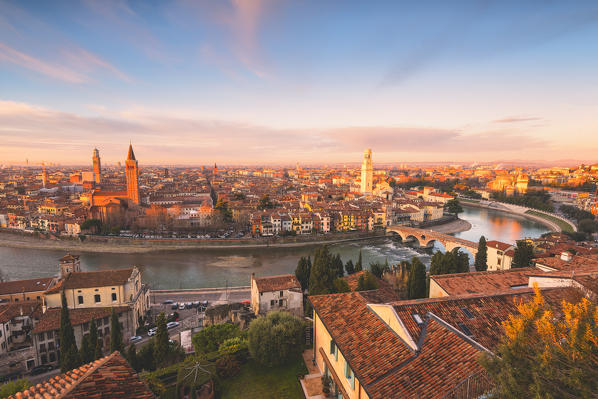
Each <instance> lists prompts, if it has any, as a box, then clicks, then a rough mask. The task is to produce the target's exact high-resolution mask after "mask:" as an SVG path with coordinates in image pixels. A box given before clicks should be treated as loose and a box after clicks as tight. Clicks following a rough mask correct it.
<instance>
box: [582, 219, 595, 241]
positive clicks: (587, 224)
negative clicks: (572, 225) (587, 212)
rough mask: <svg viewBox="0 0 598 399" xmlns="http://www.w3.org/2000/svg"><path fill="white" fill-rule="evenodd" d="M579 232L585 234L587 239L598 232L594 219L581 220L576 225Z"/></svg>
mask: <svg viewBox="0 0 598 399" xmlns="http://www.w3.org/2000/svg"><path fill="white" fill-rule="evenodd" d="M577 227H578V229H579V231H580V232H582V233H585V234H586V235H587V237H588V238H592V234H594V233H595V232H596V231H598V222H596V221H595V220H594V219H582V220H580V221H579V223H578V225H577Z"/></svg>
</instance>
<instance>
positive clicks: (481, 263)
mask: <svg viewBox="0 0 598 399" xmlns="http://www.w3.org/2000/svg"><path fill="white" fill-rule="evenodd" d="M474 265H475V269H476V270H477V271H478V272H483V271H486V270H487V269H488V247H487V246H486V237H484V236H481V237H480V241H479V242H478V252H476V254H475V262H474Z"/></svg>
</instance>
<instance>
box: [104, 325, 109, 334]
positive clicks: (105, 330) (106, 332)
mask: <svg viewBox="0 0 598 399" xmlns="http://www.w3.org/2000/svg"><path fill="white" fill-rule="evenodd" d="M104 335H110V327H105V328H104Z"/></svg>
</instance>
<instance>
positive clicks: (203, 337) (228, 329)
mask: <svg viewBox="0 0 598 399" xmlns="http://www.w3.org/2000/svg"><path fill="white" fill-rule="evenodd" d="M240 336H241V329H240V328H239V326H238V325H236V324H232V323H223V324H212V325H211V326H208V327H206V328H204V329H203V330H201V331H200V332H198V333H197V334H195V335H194V336H193V338H192V339H191V340H192V341H193V347H194V348H195V353H197V354H202V353H203V354H205V353H210V352H215V351H217V350H218V348H219V347H220V345H222V343H224V342H225V341H226V340H228V339H232V338H238V337H240Z"/></svg>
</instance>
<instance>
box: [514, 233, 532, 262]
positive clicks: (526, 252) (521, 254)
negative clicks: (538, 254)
mask: <svg viewBox="0 0 598 399" xmlns="http://www.w3.org/2000/svg"><path fill="white" fill-rule="evenodd" d="M533 258H534V247H532V244H530V243H529V242H527V241H526V240H519V241H517V246H516V247H515V254H514V255H513V262H512V265H511V267H513V268H517V267H528V266H531V264H532V259H533Z"/></svg>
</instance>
